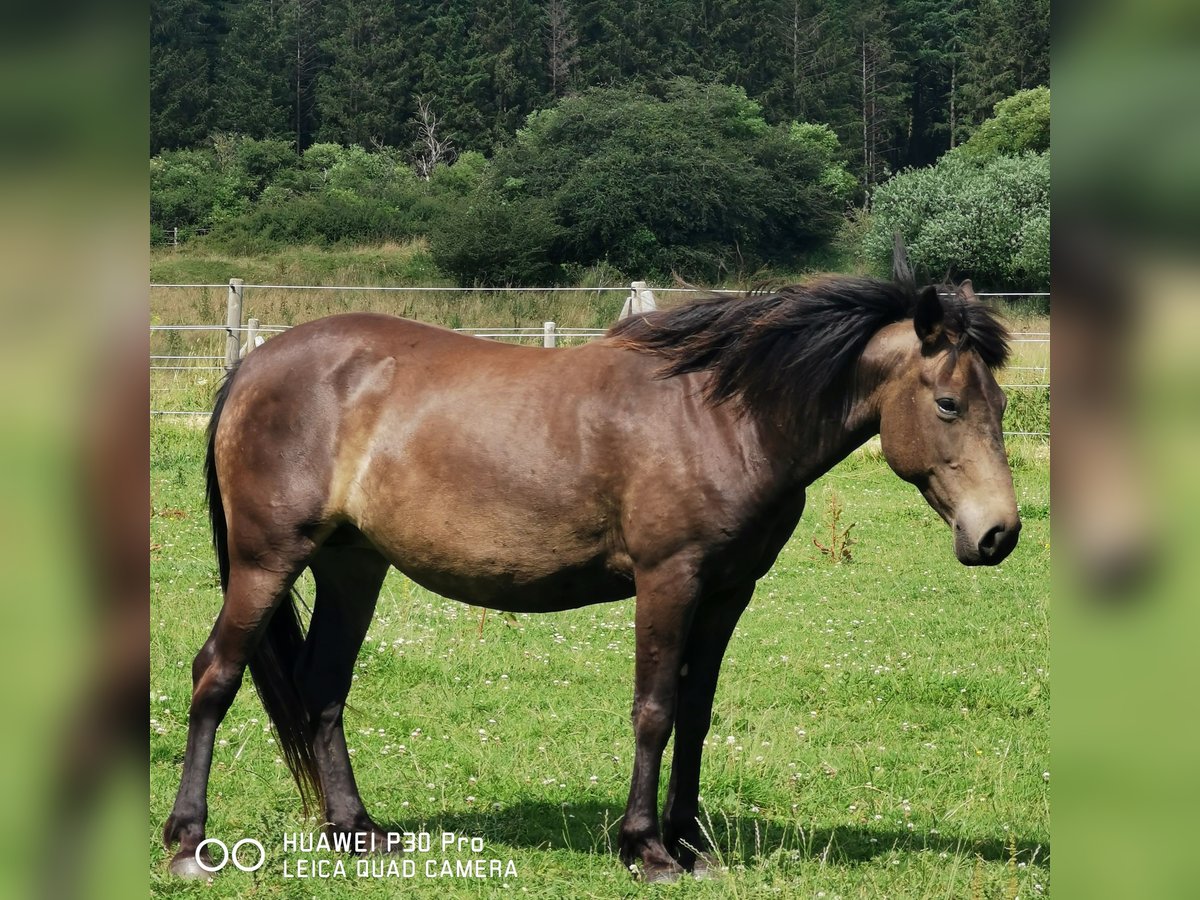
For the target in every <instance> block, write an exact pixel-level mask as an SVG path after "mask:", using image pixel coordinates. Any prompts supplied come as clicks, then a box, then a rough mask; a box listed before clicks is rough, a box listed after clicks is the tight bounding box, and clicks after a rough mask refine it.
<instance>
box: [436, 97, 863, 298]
mask: <svg viewBox="0 0 1200 900" xmlns="http://www.w3.org/2000/svg"><path fill="white" fill-rule="evenodd" d="M838 155H839V154H838V146H837V139H836V137H835V136H834V135H833V133H832V132H831V131H830V130H829V129H827V128H824V127H823V126H813V125H807V124H800V125H793V126H791V127H772V126H770V125H768V124H767V122H766V121H765V119H764V118H763V116H762V111H761V109H760V108H759V106H758V104H757V103H755V102H754V101H752V100H750V99H748V98H747V97H746V94H745V92H744V91H742V90H741V89H740V88H733V87H727V86H723V85H712V84H699V83H697V82H695V81H692V80H689V79H678V80H675V81H672V82H669V83H668V84H666V85H665V86H663V87H661V88H660V89H658V90H657V92H655V93H648V92H644V91H640V90H636V89H633V88H628V87H622V88H594V89H591V90H588V91H584V92H583V93H581V94H579V95H576V96H573V97H568V98H565V99H563V100H562V101H560V102H559V103H558V104H557V105H555V106H554V107H551V108H549V109H545V110H541V111H539V112H535V113H533V114H532V115H531V116H529V118H528V120H527V122H526V126H525V128H524V129H522V130H521V131H519V132H518V133H517V135H516V137H515V139H514V140H513V141H512V142H511V143H510V144H509V145H507V146H506V147H504V148H503V149H502V150H501V151H500V152H499V153H497V155H496V158H495V159H494V161H493V164H492V166H491V167H490V168H489V169H488V170H486V171H485V172H484V173H483V177H482V184H481V185H480V186H479V187H478V188H477V189H476V191H475V193H474V194H473V195H472V197H471V204H470V205H471V209H472V210H473V212H472V214H471V215H469V216H455V217H453V222H454V223H455V225H456V227H458V228H467V229H476V233H474V234H455V233H452V230H451V229H450V227H449V226H448V225H446V226H444V227H439V228H437V229H435V231H434V233H433V234H432V235H431V246H432V249H433V252H434V254H435V257H436V258H437V259H438V261H439V265H442V266H443V267H444V268H446V269H447V270H448V271H451V272H453V273H455V274H456V275H458V276H460V277H461V278H463V279H465V280H467V281H485V282H487V281H493V280H495V279H496V277H497V272H504V273H506V277H507V276H510V275H511V273H512V272H514V271H525V272H528V271H530V270H536V271H541V272H552V271H556V272H558V273H560V274H561V273H562V272H564V271H567V269H565V268H564V267H572V268H571V270H572V271H577V270H578V267H587V266H592V265H595V264H598V263H605V264H608V265H611V266H614V267H616V268H617V269H619V270H622V271H624V272H628V273H631V274H633V275H636V276H644V275H655V274H657V275H668V274H670V273H672V272H676V273H678V274H680V275H683V276H684V277H687V278H697V279H700V278H705V279H715V278H720V277H722V276H723V275H725V274H727V273H730V272H733V271H745V270H746V269H750V270H753V269H756V268H758V267H759V266H761V265H763V264H772V263H774V264H787V263H790V262H791V261H792V260H794V259H795V258H796V257H797V256H798V255H799V254H802V253H803V252H805V251H807V250H811V249H813V248H816V247H820V246H822V245H824V244H825V243H827V242H828V241H829V239H830V238H831V237H832V236H833V235H834V233H835V232H836V231H837V228H838V226H839V224H840V221H841V214H842V212H843V210H844V209H845V206H846V202H847V199H848V197H849V196H850V192H851V191H852V190H853V179H852V178H850V177H849V176H848V174H847V173H846V172H845V169H844V166H842V164H841V162H840V161H839V159H838ZM525 212H527V213H528V214H529V215H530V216H531V217H532V221H530V222H521V223H519V224H518V223H516V222H515V221H513V224H514V225H518V227H517V228H516V230H515V231H510V232H506V233H503V234H502V233H501V232H500V231H499V230H498V228H499V227H500V225H501V223H505V222H510V221H511V220H513V217H514V216H516V217H517V218H519V215H516V214H517V213H522V214H523V213H525ZM481 229H482V230H481ZM522 241H536V242H538V243H536V244H525V243H522ZM500 246H503V247H504V252H505V253H511V254H515V255H517V256H519V257H520V258H521V260H523V261H524V262H522V263H519V264H518V263H512V264H505V263H502V261H501V258H500V254H498V253H496V252H492V250H493V249H495V247H500ZM468 248H470V250H471V252H466V251H467V249H468ZM502 280H504V279H502Z"/></svg>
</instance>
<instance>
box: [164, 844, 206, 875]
mask: <svg viewBox="0 0 1200 900" xmlns="http://www.w3.org/2000/svg"><path fill="white" fill-rule="evenodd" d="M170 871H171V874H172V875H174V876H175V877H176V878H186V879H189V880H191V881H198V880H200V881H202V880H203V879H205V878H211V877H212V874H213V873H212V872H206V871H204V867H203V866H201V865H200V863H199V862H197V861H196V854H195V853H184V852H182V851H180V852H179V853H176V854H175V856H174V857H173V858H172V859H171V869H170Z"/></svg>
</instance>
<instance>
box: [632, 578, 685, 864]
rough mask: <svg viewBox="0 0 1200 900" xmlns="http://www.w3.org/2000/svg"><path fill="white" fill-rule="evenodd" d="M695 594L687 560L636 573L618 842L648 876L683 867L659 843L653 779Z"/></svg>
mask: <svg viewBox="0 0 1200 900" xmlns="http://www.w3.org/2000/svg"><path fill="white" fill-rule="evenodd" d="M697 594H698V591H697V584H696V576H695V572H694V569H692V568H691V566H690V565H683V564H679V563H676V564H668V565H664V566H659V567H658V568H656V569H654V570H653V571H650V572H639V573H638V574H637V611H636V615H635V619H636V622H635V628H636V639H637V662H636V664H635V667H634V685H633V733H634V739H635V741H636V750H635V752H634V759H633V780H632V783H631V784H630V786H629V803H628V804H627V805H626V807H625V818H624V819H623V820H622V822H621V835H620V843H619V846H620V852H621V859H622V860H623V861H624V862H625V863H626V864H632V863H633V862H635V861H636V860H638V859H641V861H642V875H643V877H644V878H645V880H646V881H648V882H655V881H673V880H674V879H675V878H677V877H678V876H679V874H680V873H681V872H682V871H683V869H682V868H681V867H680V866H679V864H678V863H677V862H675V860H674V859H672V858H671V855H670V854H669V853H668V852H667V849H666V847H664V846H663V842H662V835H661V833H660V832H659V827H658V779H659V770H660V768H661V766H662V755H663V750H664V749H665V748H666V746H667V739H668V738H669V737H670V736H671V729H672V727H673V726H674V723H675V705H676V701H677V694H678V689H679V665H680V659H681V658H682V656H683V648H684V644H685V642H686V639H687V633H688V628H689V626H690V624H691V619H692V615H693V613H694V611H695V603H696V597H697Z"/></svg>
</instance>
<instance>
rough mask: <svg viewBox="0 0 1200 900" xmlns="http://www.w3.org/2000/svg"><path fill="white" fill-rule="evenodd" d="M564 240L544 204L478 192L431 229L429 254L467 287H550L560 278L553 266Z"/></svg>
mask: <svg viewBox="0 0 1200 900" xmlns="http://www.w3.org/2000/svg"><path fill="white" fill-rule="evenodd" d="M562 234H563V231H562V228H561V227H560V226H559V225H558V223H557V222H556V221H555V219H554V215H553V213H552V211H551V209H550V207H549V204H547V203H546V202H545V201H543V200H536V199H531V198H521V199H508V198H506V197H504V196H502V195H501V194H499V193H498V192H495V191H486V190H481V191H477V192H476V193H475V194H473V195H472V198H471V200H470V201H469V202H464V203H463V204H462V205H461V206H458V207H451V208H448V209H447V211H446V214H445V215H444V216H443V217H441V218H440V219H439V220H438V221H437V222H435V223H433V228H432V230H431V232H430V235H429V245H430V247H429V248H430V251H431V253H432V254H433V260H434V262H435V263H436V264H437V266H438V267H439V268H440V269H442V270H443V271H447V272H454V273H456V274H459V275H462V276H464V277H465V278H466V279H467V280H468V281H474V282H478V283H481V284H490V285H497V284H498V285H541V284H553V283H556V282H557V281H559V280H560V278H561V276H562V271H561V268H560V266H559V265H558V263H556V262H554V261H553V260H554V256H555V255H556V254H555V253H554V248H555V247H556V245H557V244H558V242H559V240H560V239H561V238H562Z"/></svg>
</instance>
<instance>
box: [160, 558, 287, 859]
mask: <svg viewBox="0 0 1200 900" xmlns="http://www.w3.org/2000/svg"><path fill="white" fill-rule="evenodd" d="M294 577H295V576H294V574H283V573H281V572H279V571H267V570H265V569H262V568H259V567H258V566H254V565H246V564H234V565H232V566H231V568H230V573H229V584H228V587H227V588H226V590H225V604H224V606H223V607H222V608H221V613H220V615H218V616H217V621H216V624H214V625H213V628H212V632H211V634H210V635H209V637H208V640H207V641H205V642H204V646H203V647H201V648H200V652H199V653H198V654H196V658H195V661H194V662H193V663H192V704H191V711H190V712H189V714H188V739H187V749H186V751H185V753H184V758H183V777H182V779H181V780H180V783H179V793H178V794H177V795H176V797H175V806H174V808H173V809H172V811H171V816H170V818H168V819H167V823H166V825H165V826H164V827H163V844H164V846H166V847H167V848H168V849H170V848H171V847H172V846H173V845H174V844H175V842H176V841H178V842H179V852H178V853H176V854H175V856H174V858H173V859H172V860H171V871H172V872H173V873H174V874H176V875H181V876H183V877H189V878H203V877H206V876H207V875H208V873H207V872H205V871H204V870H203V869H202V868H201V866H200V865H199V864H198V863H197V860H196V850H197V848H198V847H199V845H200V843H201V842H202V841H203V840H204V827H205V823H206V821H207V819H208V800H207V792H208V774H209V769H210V767H211V765H212V753H213V738H214V736H215V734H216V731H217V726H218V725H219V724H220V723H221V720H222V719H223V718H224V717H225V713H226V712H228V710H229V706H230V704H232V703H233V698H234V696H236V694H237V691H238V687H240V686H241V683H242V674H243V672H244V671H245V668H246V665H247V664H248V663H249V661H250V657H251V655H252V654H253V653H254V650H255V648H256V647H257V646H258V643H259V640H260V639H261V637H262V634H263V631H264V630H265V628H266V627H267V625H268V623H269V621H270V619H271V616H272V615H273V614H274V612H275V610H276V607H277V606H278V605H279V602H280V601H281V600H282V599H283V598H284V597H285V596H286V594H287V591H288V589H289V588H290V586H291V583H292V580H293V579H294Z"/></svg>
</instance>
